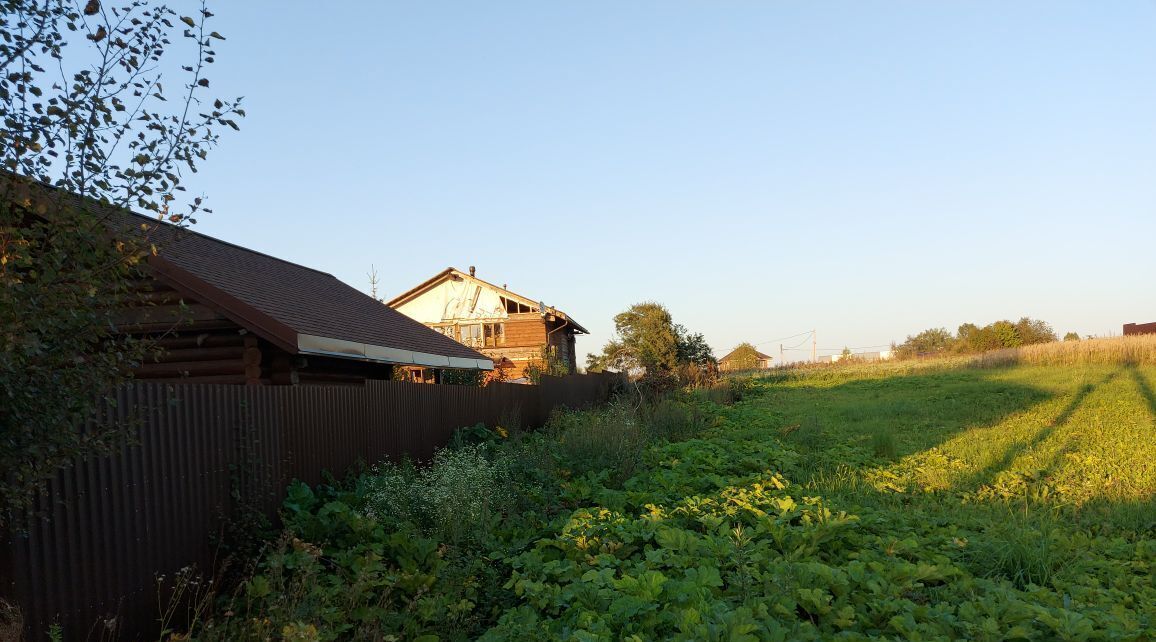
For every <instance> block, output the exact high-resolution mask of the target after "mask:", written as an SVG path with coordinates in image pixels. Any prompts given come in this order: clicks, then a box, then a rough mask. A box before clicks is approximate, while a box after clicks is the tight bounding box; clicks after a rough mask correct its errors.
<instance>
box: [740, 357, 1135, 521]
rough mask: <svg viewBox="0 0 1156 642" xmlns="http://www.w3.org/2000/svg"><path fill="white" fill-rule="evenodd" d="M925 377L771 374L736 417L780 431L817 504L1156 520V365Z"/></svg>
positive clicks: (881, 372) (871, 372)
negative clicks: (837, 500) (827, 500)
mask: <svg viewBox="0 0 1156 642" xmlns="http://www.w3.org/2000/svg"><path fill="white" fill-rule="evenodd" d="M927 370H928V371H927V372H922V373H920V372H916V373H909V374H894V373H893V372H892V371H890V370H889V369H888V368H886V367H884V368H875V369H872V368H870V367H864V368H859V369H854V368H852V369H845V370H841V371H840V370H835V371H831V372H813V373H808V374H804V375H801V376H797V377H796V376H781V377H776V378H772V379H768V380H765V381H763V382H762V384H761V385H762V387H763V388H764V390H765V394H763V395H762V396H760V397H759V398H758V399H757V401H755V402H753V403H752V404H750V406H749V407H747V408H746V412H748V413H751V414H754V415H756V416H757V421H758V422H759V423H762V424H764V425H767V427H768V428H770V429H771V430H772V432H773V431H774V430H775V426H778V428H777V431H778V433H779V434H780V435H781V436H782V437H783V440H784V442H785V443H788V444H792V445H794V446H795V447H796V448H797V449H798V450H799V452H800V453H801V454H802V455H803V457H804V458H805V459H806V460H807V468H809V469H810V470H811V471H812V472H811V474H808V475H807V476H806V479H800V480H798V481H800V482H804V483H807V484H808V485H809V486H810V487H813V488H815V489H816V490H818V491H820V492H822V493H824V494H827V495H832V496H834V495H840V496H841V495H845V494H846V493H847V491H849V490H851V491H854V492H855V495H854V497H855V499H856V500H858V501H866V502H872V501H886V500H894V499H895V497H894V496H895V495H903V496H904V497H905V498H906V499H905V501H918V502H919V504H920V505H921V506H923V507H924V508H926V509H928V510H942V511H947V512H950V513H954V512H956V511H959V510H960V509H961V508H962V507H963V506H973V507H975V508H977V509H982V510H984V511H990V512H994V513H996V514H998V513H1001V512H1006V511H1008V510H1014V511H1015V512H1017V514H1018V513H1023V512H1024V511H1026V512H1027V514H1029V515H1031V514H1039V513H1041V512H1046V513H1054V514H1056V515H1060V514H1062V515H1063V516H1064V518H1065V519H1066V520H1068V521H1069V522H1071V523H1073V524H1077V525H1080V524H1082V525H1086V526H1092V525H1095V526H1097V527H1101V528H1108V527H1110V526H1118V527H1120V528H1125V529H1127V528H1132V529H1135V528H1151V527H1152V525H1153V523H1156V514H1154V513H1153V505H1152V501H1153V497H1154V496H1156V393H1154V392H1153V390H1154V389H1156V367H1151V366H1148V367H1138V366H1106V365H1087V366H1047V367H1041V366H1018V367H1010V368H1006V367H1005V368H996V369H982V368H958V369H948V370H943V371H936V370H935V369H933V368H929V369H927ZM877 495H881V496H882V497H876V496H877Z"/></svg>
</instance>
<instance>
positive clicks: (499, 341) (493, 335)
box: [483, 323, 506, 348]
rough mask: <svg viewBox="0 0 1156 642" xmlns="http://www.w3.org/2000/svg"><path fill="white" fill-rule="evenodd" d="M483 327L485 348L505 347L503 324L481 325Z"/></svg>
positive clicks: (504, 326)
mask: <svg viewBox="0 0 1156 642" xmlns="http://www.w3.org/2000/svg"><path fill="white" fill-rule="evenodd" d="M483 327H484V328H485V340H486V347H487V348H493V347H496V346H504V345H506V324H505V323H486V324H483Z"/></svg>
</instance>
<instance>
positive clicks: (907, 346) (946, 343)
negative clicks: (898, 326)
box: [895, 328, 955, 359]
mask: <svg viewBox="0 0 1156 642" xmlns="http://www.w3.org/2000/svg"><path fill="white" fill-rule="evenodd" d="M954 343H955V337H953V336H952V335H951V333H950V332H948V331H947V328H931V329H930V330H924V331H923V332H920V333H919V334H917V335H915V336H908V337H907V340H906V341H904V342H903V343H901V344H899V345H898V346H896V347H895V354H896V356H897V357H898V358H900V359H907V358H911V357H918V356H921V355H929V354H941V353H944V352H947V351H948V350H950V349H951V348H952V346H953V345H954Z"/></svg>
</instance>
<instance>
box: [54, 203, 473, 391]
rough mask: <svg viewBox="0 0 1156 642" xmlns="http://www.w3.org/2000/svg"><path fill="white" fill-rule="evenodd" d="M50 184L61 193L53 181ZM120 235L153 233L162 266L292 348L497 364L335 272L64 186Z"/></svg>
mask: <svg viewBox="0 0 1156 642" xmlns="http://www.w3.org/2000/svg"><path fill="white" fill-rule="evenodd" d="M41 187H44V188H47V189H51V190H53V191H55V192H56V195H60V194H61V192H59V191H56V190H55V188H48V187H47V186H43V185H41ZM66 196H67V197H69V198H70V199H72V200H73V204H78V205H80V206H81V207H84V208H85V209H87V210H89V211H91V212H94V214H96V215H99V216H101V217H102V218H104V219H105V220H106V221H107V222H108V225H109V227H110V228H111V229H112V231H113V234H114V235H123V234H147V238H148V239H149V241H150V242H152V243H154V244H155V245H156V246H157V247H158V254H157V255H156V256H152V257H149V261H148V262H149V266H150V267H151V268H152V269H153V270H154V271H155V272H156V274H157V275H158V276H159V277H161V278H163V279H165V280H167V281H169V282H170V283H171V284H172V285H174V286H175V287H177V288H178V289H179V290H183V291H185V292H187V293H189V294H190V295H192V296H194V297H195V298H197V299H198V300H199V301H200V302H201V303H204V304H206V305H208V306H210V307H212V308H215V309H217V310H219V311H220V312H221V313H223V314H224V315H225V316H227V317H228V318H229V319H231V320H232V321H234V322H236V323H237V324H239V325H241V326H242V327H244V328H246V329H248V330H249V331H251V332H253V333H255V334H257V335H258V336H260V337H262V338H264V339H266V340H268V341H270V342H271V343H273V344H274V345H276V346H278V347H279V348H281V349H283V350H285V351H287V352H289V353H291V354H317V355H325V356H333V357H341V358H347V359H357V360H362V361H376V362H382V363H396V364H413V365H423V366H434V367H447V368H466V369H482V370H490V369H493V361H491V360H490V359H489V358H488V357H486V356H485V355H483V354H481V353H479V352H477V351H475V350H472V349H470V348H468V347H466V346H464V345H462V344H460V343H458V342H457V341H454V340H453V339H450V338H448V337H446V336H444V335H442V334H440V333H438V332H435V331H434V330H431V329H429V328H427V327H426V326H425V325H423V324H421V323H418V322H417V321H414V320H413V319H410V318H409V317H407V316H405V315H404V314H401V313H400V312H397V311H396V310H394V309H392V308H390V307H388V306H384V305H382V304H381V303H379V302H378V301H376V300H375V299H374V298H373V297H370V296H369V295H367V294H364V293H362V292H360V291H358V290H356V289H354V288H352V287H350V286H349V285H346V284H345V283H342V282H341V281H339V280H337V278H335V277H334V276H333V275H331V274H327V273H325V272H321V271H318V270H315V269H312V268H308V267H305V266H303V265H298V264H296V263H291V262H289V261H285V260H282V259H279V258H277V257H274V256H269V255H267V254H262V253H261V252H257V251H254V250H250V249H248V248H245V247H241V246H239V245H234V244H232V243H228V242H226V241H222V240H220V239H216V238H213V237H211V236H206V235H204V234H200V233H198V232H193V231H191V230H189V229H187V228H181V227H177V226H175V225H170V224H168V223H164V222H161V221H158V220H157V219H156V218H154V217H149V216H142V215H140V214H136V213H135V212H129V211H127V210H123V209H115V208H111V207H107V206H102V205H100V204H98V203H96V202H95V201H92V200H91V199H81V198H80V197H77V196H75V195H72V194H66Z"/></svg>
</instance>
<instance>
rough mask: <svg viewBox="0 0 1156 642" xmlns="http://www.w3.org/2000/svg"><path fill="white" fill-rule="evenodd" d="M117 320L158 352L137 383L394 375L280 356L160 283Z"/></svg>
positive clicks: (379, 368)
mask: <svg viewBox="0 0 1156 642" xmlns="http://www.w3.org/2000/svg"><path fill="white" fill-rule="evenodd" d="M116 322H117V329H118V330H119V331H120V332H124V333H128V334H134V335H139V336H145V337H151V338H153V339H154V340H155V341H156V343H157V347H158V348H160V351H159V353H158V354H157V355H155V356H153V357H151V358H149V359H148V360H147V361H146V362H145V363H142V364H141V365H140V366H138V367H137V368H134V369H133V376H134V378H136V379H138V380H141V381H159V382H165V383H211V384H248V385H296V384H316V385H364V384H365V382H366V381H368V380H388V379H390V378H391V377H392V375H393V369H392V366H389V365H387V364H378V363H368V362H362V361H355V360H351V359H340V358H333V357H315V356H308V357H306V356H300V355H295V354H291V353H289V352H286V351H285V350H282V349H281V348H279V347H277V346H276V345H274V344H272V343H271V342H269V341H266V340H264V339H262V338H260V337H258V336H257V335H256V334H253V333H252V332H250V331H249V330H247V329H246V328H244V327H242V326H241V325H239V324H237V323H236V322H234V321H232V320H230V319H229V318H228V317H226V316H225V315H224V314H222V313H221V312H220V311H218V310H216V309H214V308H212V307H211V306H209V305H205V304H203V303H201V302H199V301H198V300H197V299H196V298H195V297H193V296H191V295H189V294H188V293H182V292H179V291H178V290H176V289H174V288H173V287H171V286H170V285H168V284H167V283H165V282H164V281H163V280H162V279H149V280H146V281H141V282H140V283H139V284H138V286H137V289H136V292H135V294H134V296H133V297H132V298H131V301H130V302H129V305H128V306H127V307H126V308H125V309H124V310H123V311H122V312H121V313H119V314H118V315H117V316H116Z"/></svg>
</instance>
